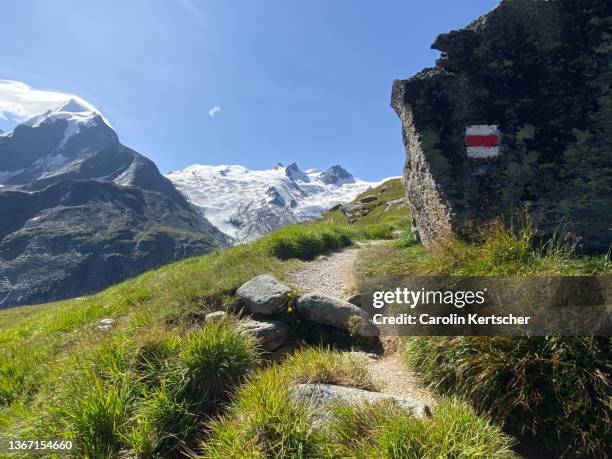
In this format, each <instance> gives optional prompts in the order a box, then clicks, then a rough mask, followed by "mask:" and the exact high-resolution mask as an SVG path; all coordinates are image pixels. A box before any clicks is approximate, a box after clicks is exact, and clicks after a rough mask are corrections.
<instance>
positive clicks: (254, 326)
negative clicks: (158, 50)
mask: <svg viewBox="0 0 612 459" xmlns="http://www.w3.org/2000/svg"><path fill="white" fill-rule="evenodd" d="M238 330H240V331H241V332H244V333H250V334H251V335H253V336H255V338H256V339H257V341H258V342H259V345H260V346H261V347H262V349H264V350H266V351H270V352H272V351H275V350H277V349H278V348H280V347H281V346H282V345H283V344H284V343H285V341H287V338H288V337H289V326H288V325H287V324H286V323H284V322H279V321H277V320H265V321H264V320H253V319H244V320H241V321H240V323H239V325H238Z"/></svg>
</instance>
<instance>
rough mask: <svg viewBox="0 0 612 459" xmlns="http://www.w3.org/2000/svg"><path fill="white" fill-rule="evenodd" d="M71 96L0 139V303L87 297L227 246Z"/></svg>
mask: <svg viewBox="0 0 612 459" xmlns="http://www.w3.org/2000/svg"><path fill="white" fill-rule="evenodd" d="M73 102H74V101H71V102H69V103H67V104H65V105H63V106H62V107H60V108H58V109H57V110H53V111H49V112H47V113H45V114H44V115H41V116H39V117H35V118H33V119H32V120H29V121H28V122H26V123H24V124H22V125H20V126H18V127H17V128H15V130H14V131H12V132H10V133H7V134H4V135H3V136H1V137H0V139H1V140H2V142H0V165H1V166H0V169H2V168H4V170H3V173H4V179H5V182H4V186H3V187H2V188H0V216H2V218H1V219H0V308H3V307H8V306H14V305H22V304H31V303H42V302H48V301H52V300H57V299H63V298H69V297H74V296H79V295H83V294H86V293H91V292H94V291H97V290H100V289H102V288H104V287H107V286H108V285H110V284H113V283H116V282H119V281H122V280H124V279H126V278H128V277H131V276H134V275H136V274H139V273H141V272H143V271H146V270H149V269H152V268H154V267H157V266H160V265H162V264H165V263H169V262H171V261H174V260H178V259H181V258H185V257H189V256H193V255H198V254H202V253H205V252H207V251H209V250H211V249H214V248H217V247H224V246H226V245H227V242H228V241H227V237H226V236H225V235H224V234H222V233H221V232H220V231H218V230H217V229H216V228H215V227H213V226H212V225H211V224H210V223H209V222H208V221H207V220H206V219H205V218H204V217H202V215H201V214H200V212H199V211H197V209H195V208H194V207H193V206H192V205H191V204H190V203H188V202H187V200H186V199H185V197H183V195H181V193H179V192H178V191H177V190H176V188H175V187H174V186H173V185H172V183H171V182H170V181H169V180H168V179H166V178H165V177H163V176H162V175H161V174H160V173H159V171H158V169H157V167H156V166H155V164H154V163H153V162H152V161H150V160H149V159H147V158H145V157H144V156H142V155H140V154H138V153H136V152H135V151H133V150H131V149H129V148H126V147H124V146H122V145H121V144H120V143H119V141H118V138H117V135H116V134H115V133H114V131H113V130H112V129H111V128H110V127H109V126H108V124H106V122H105V120H104V119H103V117H102V116H101V115H99V114H97V113H94V112H86V111H77V110H81V109H84V107H82V106H78V105H75V103H73ZM62 130H63V133H62V132H61V131H62ZM33 140H36V142H33ZM28 142H30V143H31V144H32V145H34V146H35V148H34V146H33V147H32V148H31V149H25V150H22V149H21V148H22V147H24V145H28ZM88 142H91V143H88ZM22 152H23V155H21V153H22ZM13 154H15V155H16V157H17V159H18V161H17V160H15V158H13V157H12V156H11V155H13Z"/></svg>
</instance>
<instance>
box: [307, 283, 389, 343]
mask: <svg viewBox="0 0 612 459" xmlns="http://www.w3.org/2000/svg"><path fill="white" fill-rule="evenodd" d="M296 308H297V310H298V311H299V312H300V314H301V315H302V316H303V317H304V318H306V319H308V320H311V321H312V322H317V323H320V324H325V325H332V326H334V327H336V328H340V329H343V330H349V331H356V333H357V334H359V335H361V336H378V334H379V330H378V328H377V327H376V325H374V323H373V322H372V321H371V320H370V317H369V316H368V314H367V313H366V312H365V311H363V310H362V309H361V308H359V307H357V306H355V305H354V304H351V303H349V302H348V301H344V300H341V299H339V298H334V297H331V296H328V295H323V294H322V293H316V292H312V293H306V294H304V295H300V296H299V297H298V298H297V301H296ZM356 317H357V318H359V319H360V322H361V323H360V324H359V330H351V328H353V326H354V325H355V322H354V319H355V318H356Z"/></svg>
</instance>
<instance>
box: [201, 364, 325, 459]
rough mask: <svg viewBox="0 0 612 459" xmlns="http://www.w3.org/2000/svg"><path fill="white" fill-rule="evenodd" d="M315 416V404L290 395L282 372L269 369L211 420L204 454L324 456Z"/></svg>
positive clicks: (280, 457) (271, 456)
mask: <svg viewBox="0 0 612 459" xmlns="http://www.w3.org/2000/svg"><path fill="white" fill-rule="evenodd" d="M313 418H314V416H313V411H312V408H310V407H309V406H308V405H307V404H305V403H303V402H299V401H296V400H293V399H292V398H291V396H290V393H289V387H288V385H287V380H286V377H284V375H283V373H282V372H281V370H280V369H278V368H271V369H268V370H266V371H263V372H261V373H259V374H258V375H256V376H255V377H254V378H253V379H252V380H251V382H250V383H249V384H248V385H246V386H245V387H243V388H242V389H241V390H240V391H239V392H238V394H237V395H236V398H235V400H234V403H233V404H232V406H231V407H230V409H229V411H228V413H227V414H225V415H224V416H223V417H221V418H219V419H217V420H215V421H213V422H211V423H210V425H209V428H210V431H211V435H210V439H209V440H208V441H207V442H206V443H205V444H204V445H203V452H202V455H201V456H200V457H203V458H219V459H221V458H223V459H225V458H228V457H244V458H247V457H248V458H254V459H256V458H262V459H263V458H278V459H282V458H287V457H292V458H309V457H322V451H321V445H320V440H319V439H318V435H317V434H316V433H315V432H313V430H312V421H313Z"/></svg>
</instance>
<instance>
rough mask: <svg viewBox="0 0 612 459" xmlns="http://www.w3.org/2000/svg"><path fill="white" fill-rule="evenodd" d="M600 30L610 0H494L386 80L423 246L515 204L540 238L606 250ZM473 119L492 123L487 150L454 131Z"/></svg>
mask: <svg viewBox="0 0 612 459" xmlns="http://www.w3.org/2000/svg"><path fill="white" fill-rule="evenodd" d="M610 34H612V3H610V2H606V1H601V0H562V1H544V0H504V1H502V2H501V4H500V5H499V6H498V7H497V8H495V9H494V10H493V11H491V12H490V13H488V14H487V15H485V16H483V17H481V18H479V19H477V20H476V21H474V22H473V23H472V24H470V25H469V26H468V27H466V28H465V29H462V30H457V31H452V32H450V33H447V34H443V35H440V36H439V37H438V38H437V39H436V41H435V43H434V44H433V46H432V47H433V48H434V49H438V50H440V51H442V57H441V58H440V59H439V60H438V61H437V63H436V66H435V67H434V68H428V69H425V70H423V71H422V72H420V73H419V74H417V75H415V76H414V77H412V78H411V79H409V80H404V81H395V82H394V84H393V92H392V99H391V105H392V107H393V108H394V109H395V111H396V113H397V114H398V116H399V117H400V119H401V121H402V127H403V137H404V144H405V146H406V152H407V159H406V163H405V168H404V178H405V181H406V186H407V197H408V200H409V203H410V206H411V207H412V211H413V218H414V223H415V226H416V228H417V230H418V232H419V235H420V237H421V239H422V241H423V243H424V244H425V245H427V246H432V245H434V244H435V243H436V241H438V240H440V239H442V238H444V237H446V236H447V235H449V234H451V233H452V234H456V235H460V236H469V235H470V233H471V231H472V230H473V229H474V228H475V227H479V226H481V225H482V224H485V223H487V222H489V221H491V220H492V219H494V218H496V217H499V216H501V217H503V219H504V221H505V222H506V223H508V222H510V221H511V219H512V217H513V215H515V214H516V213H522V212H526V213H528V214H529V215H530V217H531V219H532V221H533V223H534V225H535V227H536V228H537V229H538V230H539V231H540V234H541V235H543V236H545V237H547V236H551V235H553V234H554V233H559V232H560V231H565V232H567V234H568V235H569V236H573V237H574V238H575V240H577V242H578V248H579V249H580V250H582V251H583V252H594V253H597V252H598V253H601V252H606V251H607V250H608V249H609V247H610V244H611V242H612V152H611V149H612V146H611V145H612V122H610V120H611V119H612V94H611V93H610V90H611V87H612V86H611V85H612V40H611V39H610V36H611V35H610ZM481 125H494V126H497V127H498V130H499V134H500V137H499V139H500V145H499V154H498V155H497V156H493V157H489V158H474V157H468V154H467V148H466V143H469V141H468V139H467V138H466V129H468V128H469V127H471V126H481ZM467 132H469V131H467Z"/></svg>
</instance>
